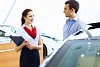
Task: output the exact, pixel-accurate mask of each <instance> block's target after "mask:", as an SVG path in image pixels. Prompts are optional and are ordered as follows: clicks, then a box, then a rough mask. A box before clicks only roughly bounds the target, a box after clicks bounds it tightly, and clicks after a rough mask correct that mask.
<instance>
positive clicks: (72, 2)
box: [65, 0, 79, 13]
mask: <svg viewBox="0 0 100 67" xmlns="http://www.w3.org/2000/svg"><path fill="white" fill-rule="evenodd" d="M65 4H69V9H70V10H71V9H72V8H74V9H75V13H77V12H78V10H79V3H78V2H77V1H75V0H69V1H66V2H65Z"/></svg>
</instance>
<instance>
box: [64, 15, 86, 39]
mask: <svg viewBox="0 0 100 67" xmlns="http://www.w3.org/2000/svg"><path fill="white" fill-rule="evenodd" d="M85 27H86V24H85V23H83V22H82V21H80V20H79V19H78V16H76V17H75V18H73V19H68V20H66V23H65V25H64V28H63V40H64V39H66V38H67V37H69V36H70V35H71V34H74V33H75V32H77V31H78V30H80V29H82V28H85Z"/></svg>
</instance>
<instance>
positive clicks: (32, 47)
mask: <svg viewBox="0 0 100 67" xmlns="http://www.w3.org/2000/svg"><path fill="white" fill-rule="evenodd" d="M26 47H27V48H29V49H30V50H33V49H35V47H36V46H35V45H31V44H29V45H26Z"/></svg>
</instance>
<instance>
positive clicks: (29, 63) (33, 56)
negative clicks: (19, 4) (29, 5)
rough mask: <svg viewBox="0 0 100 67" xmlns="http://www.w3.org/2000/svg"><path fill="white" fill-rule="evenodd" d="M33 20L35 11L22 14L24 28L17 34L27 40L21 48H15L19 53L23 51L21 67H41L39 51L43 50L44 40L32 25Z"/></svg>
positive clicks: (26, 11)
mask: <svg viewBox="0 0 100 67" xmlns="http://www.w3.org/2000/svg"><path fill="white" fill-rule="evenodd" d="M33 20H34V15H33V11H32V10H31V9H25V10H24V11H23V13H22V19H21V21H22V26H21V27H20V28H19V29H18V30H17V32H16V33H17V34H18V35H21V36H22V37H23V38H24V39H25V41H24V42H23V43H22V44H21V45H20V46H16V48H15V50H16V51H17V52H19V51H21V54H20V67H39V65H40V57H39V51H38V50H41V49H42V40H41V36H40V31H39V30H38V29H37V28H36V27H35V26H34V25H32V22H33Z"/></svg>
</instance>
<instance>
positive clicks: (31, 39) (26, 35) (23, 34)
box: [16, 26, 40, 45]
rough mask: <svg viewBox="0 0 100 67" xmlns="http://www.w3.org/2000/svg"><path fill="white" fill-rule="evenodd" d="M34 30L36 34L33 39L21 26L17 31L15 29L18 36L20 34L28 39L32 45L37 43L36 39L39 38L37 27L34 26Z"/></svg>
mask: <svg viewBox="0 0 100 67" xmlns="http://www.w3.org/2000/svg"><path fill="white" fill-rule="evenodd" d="M36 31H37V36H36V38H35V39H33V38H32V37H31V36H30V35H29V34H28V33H27V32H26V31H25V30H24V28H23V26H21V27H20V28H19V29H18V30H17V31H16V34H17V35H18V36H22V37H23V38H24V39H25V40H26V41H29V42H30V44H32V45H38V40H39V35H40V33H39V30H38V28H36Z"/></svg>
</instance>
